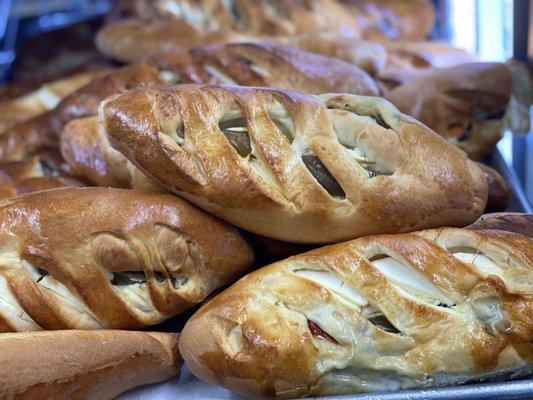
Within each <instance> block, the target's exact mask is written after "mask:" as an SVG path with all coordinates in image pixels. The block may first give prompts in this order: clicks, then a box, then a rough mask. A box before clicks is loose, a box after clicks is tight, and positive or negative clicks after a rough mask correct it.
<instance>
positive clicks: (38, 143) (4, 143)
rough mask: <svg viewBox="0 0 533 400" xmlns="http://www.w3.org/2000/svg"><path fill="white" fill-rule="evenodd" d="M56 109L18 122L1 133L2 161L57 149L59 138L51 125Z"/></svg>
mask: <svg viewBox="0 0 533 400" xmlns="http://www.w3.org/2000/svg"><path fill="white" fill-rule="evenodd" d="M53 113H54V110H51V111H47V112H45V113H44V114H41V115H39V116H37V117H34V118H32V119H29V120H27V121H24V122H21V123H19V124H16V125H15V126H13V127H12V128H10V129H9V130H8V131H7V132H6V133H5V134H3V135H0V162H2V163H5V162H13V161H22V160H24V159H26V158H28V157H30V156H33V155H35V154H37V153H39V152H43V151H57V149H58V146H59V140H58V137H57V135H56V133H55V132H54V130H53V128H52V127H51V125H50V118H52V115H53Z"/></svg>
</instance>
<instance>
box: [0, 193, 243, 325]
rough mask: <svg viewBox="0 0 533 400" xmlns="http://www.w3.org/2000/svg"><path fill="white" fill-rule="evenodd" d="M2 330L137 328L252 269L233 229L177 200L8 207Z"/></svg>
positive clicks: (154, 197) (3, 209)
mask: <svg viewBox="0 0 533 400" xmlns="http://www.w3.org/2000/svg"><path fill="white" fill-rule="evenodd" d="M0 218H1V220H2V221H3V225H2V228H1V230H0V237H2V242H3V243H4V246H3V248H2V252H1V254H0V258H1V260H2V271H1V273H0V286H1V292H2V295H1V296H0V331H4V332H5V331H8V332H9V331H29V330H39V329H46V330H57V329H102V328H120V329H131V328H138V327H143V326H146V325H152V324H155V323H158V322H161V321H163V320H164V319H166V318H168V317H170V316H173V315H176V314H178V313H180V312H182V311H183V310H185V309H187V308H189V307H191V306H193V305H194V304H196V303H198V302H200V301H202V300H203V299H204V298H205V297H206V296H207V295H208V294H209V293H210V292H211V291H213V290H214V289H216V288H218V287H220V286H222V285H224V284H227V283H228V282H231V281H232V280H233V279H235V278H236V277H237V276H239V275H240V274H242V273H243V272H244V271H246V269H247V268H248V267H249V266H250V265H251V263H252V259H253V255H252V252H251V250H250V248H249V246H248V245H247V244H246V243H245V242H244V240H243V239H242V237H241V236H240V235H239V234H238V233H237V232H236V231H235V230H234V229H232V228H231V227H229V226H228V225H225V224H223V223H221V222H220V221H218V220H217V219H215V218H214V217H212V216H210V215H208V214H206V213H204V212H202V211H201V210H198V209H197V208H196V207H194V206H192V205H190V204H188V203H187V202H185V201H184V200H181V199H179V198H178V197H176V196H172V195H170V194H158V193H147V192H138V191H134V190H121V189H109V188H67V189H56V190H50V191H47V192H39V193H33V194H29V195H25V196H21V197H17V198H13V199H10V200H3V201H2V202H0Z"/></svg>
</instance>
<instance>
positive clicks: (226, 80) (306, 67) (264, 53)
mask: <svg viewBox="0 0 533 400" xmlns="http://www.w3.org/2000/svg"><path fill="white" fill-rule="evenodd" d="M168 58H170V57H168ZM158 59H160V57H159V58H158V57H154V60H153V62H157V61H156V60H158ZM188 61H189V62H188V63H185V62H182V63H179V62H175V64H176V66H175V67H174V70H176V72H177V74H178V76H179V77H180V83H215V84H232V85H241V86H265V87H266V86H269V87H276V88H280V89H291V90H297V91H303V92H307V93H316V94H318V93H332V92H334V93H353V94H359V95H365V96H377V95H378V94H379V88H378V86H377V84H376V83H375V82H374V80H373V79H372V78H371V77H370V76H369V75H368V74H367V73H366V72H364V71H363V70H361V69H359V68H357V67H356V66H354V65H350V64H348V63H345V62H342V61H340V60H336V59H331V58H329V57H324V56H321V55H318V54H313V53H310V52H307V51H303V50H299V49H297V48H294V47H291V46H286V45H281V44H275V43H267V42H262V43H242V44H228V45H211V46H204V47H200V48H197V49H193V50H191V51H190V56H189V60H188ZM163 62H165V61H164V60H163ZM165 63H167V64H171V63H169V61H166V62H165ZM171 66H172V65H168V66H167V68H168V67H171ZM162 67H165V65H163V66H162Z"/></svg>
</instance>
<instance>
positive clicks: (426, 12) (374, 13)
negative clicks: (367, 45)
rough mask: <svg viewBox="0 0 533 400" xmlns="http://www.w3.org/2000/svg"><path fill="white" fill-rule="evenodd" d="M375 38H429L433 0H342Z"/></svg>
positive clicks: (364, 33) (367, 34) (366, 34)
mask: <svg viewBox="0 0 533 400" xmlns="http://www.w3.org/2000/svg"><path fill="white" fill-rule="evenodd" d="M341 3H343V4H345V5H346V7H347V8H348V10H349V12H350V13H352V14H353V15H354V16H355V17H357V20H358V22H359V29H360V30H361V36H362V37H363V38H365V39H371V40H398V39H402V40H421V39H426V38H427V36H428V34H429V31H430V29H431V28H432V27H433V24H434V23H435V10H434V8H433V3H432V2H431V1H430V0H341Z"/></svg>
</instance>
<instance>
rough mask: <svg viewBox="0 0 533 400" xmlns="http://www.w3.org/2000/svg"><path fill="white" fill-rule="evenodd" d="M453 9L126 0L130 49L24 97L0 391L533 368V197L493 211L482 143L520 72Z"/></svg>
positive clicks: (401, 4)
mask: <svg viewBox="0 0 533 400" xmlns="http://www.w3.org/2000/svg"><path fill="white" fill-rule="evenodd" d="M415 13H416V18H413V15H415ZM433 19H434V10H433V8H432V6H431V2H430V1H426V0H416V1H414V0H409V1H408V0H402V1H392V0H390V1H389V0H357V1H355V0H258V1H253V2H252V1H249V0H154V1H147V0H135V1H118V2H117V3H116V6H115V8H114V10H113V11H112V12H111V13H110V14H109V16H108V17H107V18H106V22H107V23H106V25H104V26H103V28H102V29H101V30H100V31H99V33H98V35H97V36H96V38H95V41H96V44H97V46H98V48H99V50H100V51H101V53H102V54H103V55H105V56H106V57H108V58H110V59H113V60H114V61H115V62H116V64H115V66H114V67H109V68H107V69H104V70H102V69H99V70H97V71H94V70H91V71H90V72H85V73H81V74H78V75H74V76H70V77H66V78H64V79H62V80H60V81H54V82H50V83H47V84H46V85H45V86H43V87H41V88H40V89H38V90H37V91H35V92H33V93H28V94H25V95H24V96H22V97H18V98H14V99H9V100H6V101H4V102H2V103H0V197H1V198H2V200H0V221H1V224H0V237H1V238H2V246H1V248H0V332H2V333H0V361H1V363H2V365H3V368H2V372H0V398H9V399H11V398H21V399H26V398H27V399H42V398H50V399H112V398H114V397H116V396H118V395H120V394H121V393H122V392H124V391H126V390H128V389H130V388H132V387H135V386H140V385H145V384H149V383H154V382H160V381H163V380H166V379H169V378H171V377H173V376H174V375H176V374H177V373H178V372H179V369H180V366H181V364H182V360H183V361H184V362H185V363H186V364H187V366H188V368H189V369H190V370H191V371H192V372H193V373H194V374H195V375H196V376H197V377H198V378H200V379H202V380H204V381H205V382H207V383H209V384H214V385H219V386H222V387H225V388H228V389H230V390H232V391H235V392H238V393H241V394H245V395H248V396H253V397H265V396H274V397H283V398H292V397H306V396H323V395H338V394H353V393H358V392H365V391H379V390H396V389H404V388H426V387H433V386H444V385H455V384H460V383H465V382H469V381H472V380H480V379H482V380H489V379H494V378H497V377H498V378H500V377H506V378H512V377H518V376H522V375H524V374H527V373H530V372H531V371H532V370H533V345H532V342H531V337H533V234H532V229H533V220H532V216H531V215H523V214H508V213H499V214H493V215H491V214H487V215H485V216H482V214H483V213H484V212H487V211H490V212H492V211H500V212H501V211H504V210H505V209H506V207H507V204H508V201H509V188H508V186H507V184H506V182H505V181H504V179H503V178H502V177H501V176H500V175H499V174H498V173H497V172H496V171H494V170H492V169H491V168H490V167H487V166H485V165H483V164H481V163H478V162H477V161H479V160H482V159H483V157H484V156H486V155H487V154H489V153H490V152H491V151H492V149H493V147H494V145H495V143H496V142H497V141H498V139H499V135H500V131H501V125H502V118H503V115H504V114H505V111H506V107H507V103H508V100H509V97H510V92H511V74H510V72H509V70H508V68H507V66H506V65H505V64H500V63H480V62H476V60H475V58H474V57H473V56H471V55H469V54H467V53H466V52H464V51H462V50H459V49H456V48H453V47H451V46H449V45H447V44H444V43H436V42H429V41H426V40H425V39H426V38H427V36H428V32H429V30H430V28H431V26H432V24H433ZM119 63H121V64H123V65H117V64H119ZM481 216H482V217H481ZM480 217H481V218H480ZM476 221H477V222H476ZM319 246H323V247H319ZM289 256H291V257H289ZM286 257H289V258H286ZM283 258H286V259H283ZM282 259H283V260H282ZM267 260H268V261H277V262H275V263H273V264H271V265H268V266H266V267H263V265H265V263H266V261H267ZM252 268H254V269H256V270H255V271H254V272H251V273H250V271H251V269H252ZM247 273H248V275H246V274H247ZM230 285H231V286H230ZM227 286H229V287H227ZM223 287H227V288H225V290H224V291H222V292H221V293H219V294H217V295H214V296H212V298H211V299H210V300H208V301H205V300H206V298H207V297H208V296H209V295H211V294H212V293H214V292H215V291H218V290H219V289H221V288H223ZM201 303H202V305H201V307H200V308H199V309H198V310H196V312H195V313H190V312H189V313H186V314H185V315H182V316H181V319H182V320H183V319H184V318H186V316H189V318H188V320H187V322H186V323H185V326H184V327H183V330H182V332H181V333H164V332H152V331H150V329H152V330H153V329H155V330H158V329H160V328H159V327H155V328H154V327H153V326H154V325H157V324H159V323H161V322H163V321H167V320H168V321H167V323H166V327H167V329H168V327H170V329H171V330H172V331H173V332H176V331H178V330H181V329H180V328H181V324H180V323H178V322H177V321H176V319H173V317H175V316H178V315H180V314H182V313H184V312H185V311H187V310H190V309H192V308H194V307H195V306H197V305H199V304H201ZM191 314H192V316H190V315H191ZM150 327H152V328H150ZM141 329H142V330H146V329H148V331H141ZM36 360H37V361H36ZM206 385H207V384H206Z"/></svg>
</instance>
